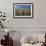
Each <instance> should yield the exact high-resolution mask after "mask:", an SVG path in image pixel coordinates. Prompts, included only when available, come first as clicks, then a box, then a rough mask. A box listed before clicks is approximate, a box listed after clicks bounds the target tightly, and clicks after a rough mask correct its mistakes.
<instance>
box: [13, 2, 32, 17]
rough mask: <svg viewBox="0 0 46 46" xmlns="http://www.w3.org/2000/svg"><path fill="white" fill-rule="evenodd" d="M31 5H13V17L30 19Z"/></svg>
mask: <svg viewBox="0 0 46 46" xmlns="http://www.w3.org/2000/svg"><path fill="white" fill-rule="evenodd" d="M32 9H33V7H32V3H13V17H32Z"/></svg>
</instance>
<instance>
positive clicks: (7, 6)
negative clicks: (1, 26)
mask: <svg viewBox="0 0 46 46" xmlns="http://www.w3.org/2000/svg"><path fill="white" fill-rule="evenodd" d="M23 2H24V3H33V18H13V3H23ZM45 4H46V0H0V10H2V11H3V12H5V13H6V16H7V20H8V21H7V22H6V24H5V26H6V27H46V5H45Z"/></svg>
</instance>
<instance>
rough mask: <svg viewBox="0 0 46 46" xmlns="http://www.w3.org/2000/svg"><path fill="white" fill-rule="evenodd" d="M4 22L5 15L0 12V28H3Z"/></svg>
mask: <svg viewBox="0 0 46 46" xmlns="http://www.w3.org/2000/svg"><path fill="white" fill-rule="evenodd" d="M5 20H6V15H5V13H4V12H1V11H0V27H2V28H3V23H4V21H5Z"/></svg>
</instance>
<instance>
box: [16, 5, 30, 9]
mask: <svg viewBox="0 0 46 46" xmlns="http://www.w3.org/2000/svg"><path fill="white" fill-rule="evenodd" d="M23 8H24V9H30V8H31V5H16V9H23Z"/></svg>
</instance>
